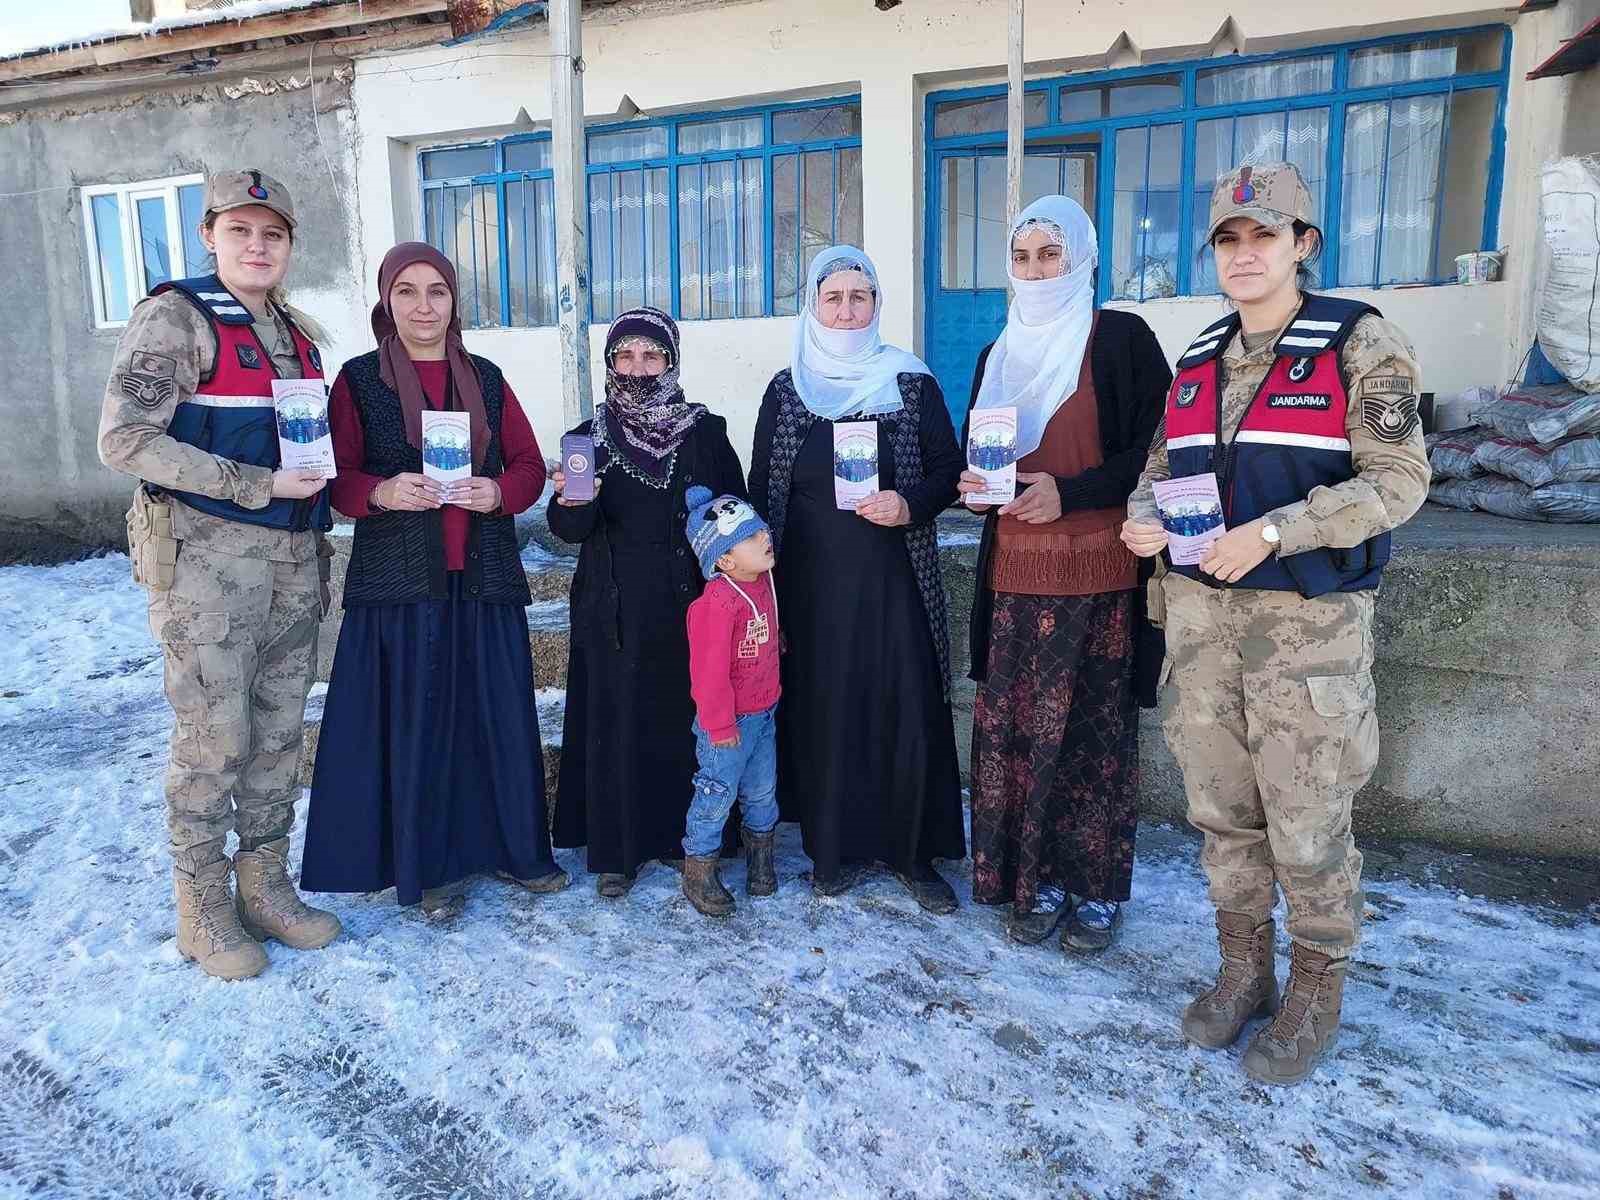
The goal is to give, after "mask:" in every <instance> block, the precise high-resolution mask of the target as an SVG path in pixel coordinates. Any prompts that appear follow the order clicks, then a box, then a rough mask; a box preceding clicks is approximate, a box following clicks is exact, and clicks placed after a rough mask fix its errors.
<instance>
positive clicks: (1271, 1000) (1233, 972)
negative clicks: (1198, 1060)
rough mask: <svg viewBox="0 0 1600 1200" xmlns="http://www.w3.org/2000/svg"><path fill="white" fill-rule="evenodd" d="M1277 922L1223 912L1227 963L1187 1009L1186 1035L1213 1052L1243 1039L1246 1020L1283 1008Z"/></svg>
mask: <svg viewBox="0 0 1600 1200" xmlns="http://www.w3.org/2000/svg"><path fill="white" fill-rule="evenodd" d="M1273 934H1274V930H1273V925H1272V921H1271V920H1270V919H1269V920H1266V921H1263V922H1262V923H1261V924H1260V925H1257V924H1256V923H1255V920H1254V919H1253V918H1252V917H1251V916H1250V915H1249V914H1248V913H1233V912H1218V913H1217V945H1218V946H1219V947H1221V950H1222V965H1221V967H1220V969H1219V970H1218V971H1217V981H1216V982H1215V983H1214V984H1212V985H1211V986H1210V987H1209V988H1207V989H1206V990H1205V991H1203V992H1201V993H1200V994H1199V995H1198V996H1196V997H1195V998H1194V1000H1193V1001H1192V1002H1191V1003H1190V1005H1189V1007H1188V1008H1186V1009H1184V1010H1183V1036H1184V1037H1186V1038H1188V1039H1189V1040H1190V1041H1191V1042H1193V1043H1194V1044H1195V1045H1197V1046H1204V1047H1205V1048H1206V1049H1207V1050H1221V1049H1223V1048H1224V1047H1227V1046H1231V1045H1233V1044H1234V1042H1236V1041H1238V1040H1239V1034H1240V1033H1242V1032H1243V1031H1244V1027H1245V1022H1247V1021H1249V1020H1251V1019H1252V1018H1254V1017H1269V1016H1271V1015H1272V1014H1273V1013H1275V1012H1277V1011H1278V976H1277V974H1276V972H1275V971H1274V969H1273V963H1272V939H1273Z"/></svg>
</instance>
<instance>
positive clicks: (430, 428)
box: [422, 409, 472, 483]
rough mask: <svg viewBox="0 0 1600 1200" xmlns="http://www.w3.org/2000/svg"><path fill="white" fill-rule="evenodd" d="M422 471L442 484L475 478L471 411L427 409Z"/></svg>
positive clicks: (423, 430)
mask: <svg viewBox="0 0 1600 1200" xmlns="http://www.w3.org/2000/svg"><path fill="white" fill-rule="evenodd" d="M422 473H423V474H424V475H426V476H427V477H428V478H429V479H437V480H438V481H439V482H441V483H455V482H456V481H457V480H459V479H470V478H471V477H472V418H471V417H470V416H469V415H468V414H467V413H464V412H432V411H429V410H427V409H424V410H423V413H422Z"/></svg>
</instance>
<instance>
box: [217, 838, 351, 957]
mask: <svg viewBox="0 0 1600 1200" xmlns="http://www.w3.org/2000/svg"><path fill="white" fill-rule="evenodd" d="M233 866H234V870H235V871H237V872H238V873H239V923H240V924H241V925H243V926H244V928H245V932H246V933H248V934H249V935H250V936H251V937H253V938H255V939H256V941H258V942H264V941H266V940H267V939H268V938H276V939H277V940H278V941H280V942H282V943H283V944H284V945H285V946H288V947H290V948H292V949H295V950H321V949H322V948H323V947H324V946H326V945H327V944H328V943H329V942H331V941H333V939H334V938H336V937H338V936H339V931H340V930H341V929H342V928H343V926H342V925H340V924H339V918H338V917H336V916H334V915H333V914H332V913H331V912H323V911H322V910H321V909H320V908H310V907H308V906H307V905H306V903H305V902H304V901H303V900H301V899H300V893H299V892H297V891H295V890H294V884H293V883H291V882H289V839H288V838H279V839H278V840H277V841H275V842H268V843H267V844H266V845H264V846H261V847H258V848H257V849H255V850H241V851H239V852H238V853H237V854H235V855H234V856H233Z"/></svg>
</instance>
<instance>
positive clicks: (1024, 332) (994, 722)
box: [960, 196, 1172, 951]
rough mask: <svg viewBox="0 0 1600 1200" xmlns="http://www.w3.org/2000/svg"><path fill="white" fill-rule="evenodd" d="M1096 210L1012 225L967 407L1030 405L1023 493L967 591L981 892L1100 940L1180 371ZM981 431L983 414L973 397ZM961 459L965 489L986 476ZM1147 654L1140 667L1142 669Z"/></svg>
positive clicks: (1129, 776) (1121, 864) (1020, 932)
mask: <svg viewBox="0 0 1600 1200" xmlns="http://www.w3.org/2000/svg"><path fill="white" fill-rule="evenodd" d="M1098 258H1099V254H1098V247H1097V243H1096V238H1095V230H1094V225H1093V224H1092V223H1091V222H1090V220H1089V216H1088V214H1087V213H1085V212H1084V211H1083V209H1082V208H1080V207H1079V206H1078V205H1077V204H1076V203H1075V202H1074V201H1072V200H1070V199H1068V198H1067V197H1065V196H1046V197H1044V198H1043V199H1041V200H1038V201H1036V202H1035V203H1034V204H1032V205H1030V206H1029V207H1028V208H1027V209H1025V210H1024V211H1023V212H1022V213H1021V214H1020V215H1019V216H1018V218H1017V221H1016V223H1015V224H1014V225H1013V226H1012V230H1011V239H1010V243H1009V267H1008V270H1009V273H1010V277H1011V286H1012V289H1013V298H1012V302H1011V311H1010V313H1009V315H1008V317H1007V321H1006V327H1005V330H1004V331H1003V332H1002V333H1001V335H1000V337H999V338H998V339H997V340H996V341H995V343H994V344H993V345H992V346H990V347H988V348H987V349H986V350H984V352H983V354H982V355H981V356H980V357H979V359H978V369H977V373H976V375H975V376H974V378H973V385H972V391H973V401H972V403H973V410H981V409H987V408H1007V407H1014V408H1015V409H1016V410H1017V447H1016V455H1017V460H1016V461H1017V467H1018V470H1017V483H1018V487H1019V488H1020V489H1021V490H1020V491H1019V493H1018V495H1017V498H1016V499H1014V500H1013V501H1011V502H1010V503H1009V504H1006V505H1004V506H1002V507H1000V508H998V509H989V508H988V506H985V505H979V504H973V505H972V507H973V508H974V509H976V510H977V511H987V512H988V513H989V516H988V519H987V520H986V521H985V522H984V527H983V541H982V543H981V545H980V547H979V550H978V580H977V588H976V595H975V596H974V599H973V607H972V659H971V661H972V667H971V676H972V678H973V679H975V680H977V681H978V695H977V699H976V702H975V705H974V709H973V729H972V860H973V883H972V895H973V899H974V900H975V901H977V902H978V903H981V904H1003V903H1005V902H1007V901H1009V902H1010V903H1011V905H1012V910H1011V913H1010V920H1009V922H1008V925H1007V931H1008V932H1009V933H1010V935H1011V936H1012V937H1013V938H1014V939H1016V940H1017V941H1021V942H1025V943H1034V942H1040V941H1043V940H1044V939H1045V938H1046V937H1048V936H1049V935H1050V934H1051V933H1052V932H1054V930H1055V928H1056V926H1057V925H1058V924H1060V923H1061V922H1062V921H1063V920H1067V919H1068V918H1070V920H1068V923H1067V927H1066V929H1065V930H1064V931H1063V933H1062V938H1061V945H1062V948H1063V949H1069V950H1077V951H1089V950H1099V949H1103V948H1105V947H1106V946H1107V945H1109V944H1110V943H1111V940H1112V938H1113V937H1114V936H1115V932H1116V930H1117V927H1118V924H1119V922H1120V917H1121V909H1120V907H1119V906H1120V902H1121V901H1124V900H1126V899H1127V898H1128V894H1129V887H1130V884H1131V881H1132V873H1133V843H1134V834H1135V831H1136V828H1137V822H1138V807H1137V801H1138V784H1139V762H1138V732H1139V721H1138V704H1139V703H1140V701H1141V700H1143V701H1145V702H1147V703H1150V704H1153V703H1154V691H1155V674H1156V673H1157V672H1158V671H1159V669H1160V665H1161V642H1160V634H1159V632H1158V631H1155V630H1153V629H1151V628H1150V627H1149V625H1148V624H1147V622H1146V621H1145V619H1144V603H1143V593H1142V591H1141V590H1140V586H1139V585H1140V584H1141V583H1142V581H1143V580H1144V579H1145V578H1147V577H1148V574H1149V573H1148V571H1141V569H1140V566H1139V562H1138V560H1137V559H1136V558H1135V557H1134V556H1133V555H1132V554H1131V553H1130V552H1129V551H1128V550H1127V549H1126V548H1125V547H1124V546H1123V545H1122V543H1121V541H1120V539H1119V537H1118V531H1119V526H1120V524H1121V515H1122V512H1123V508H1124V506H1125V504H1126V500H1127V496H1128V493H1129V492H1130V491H1131V490H1132V489H1133V486H1134V484H1135V483H1136V482H1137V481H1138V478H1139V471H1140V468H1141V467H1142V466H1143V464H1144V457H1145V451H1146V450H1147V449H1148V447H1149V445H1150V439H1151V436H1152V435H1153V434H1154V432H1155V429H1156V425H1157V423H1158V421H1159V420H1160V417H1161V408H1162V404H1163V402H1164V398H1165V396H1166V390H1167V387H1168V385H1169V384H1170V383H1171V381H1172V373H1171V372H1170V371H1169V370H1168V369H1167V361H1166V358H1165V357H1164V356H1163V354H1162V352H1161V347H1160V345H1159V344H1157V342H1156V339H1155V335H1154V334H1153V333H1151V332H1150V327H1149V326H1148V325H1146V324H1145V323H1144V322H1143V321H1142V320H1140V319H1139V318H1138V317H1136V316H1134V315H1133V314H1131V313H1122V312H1115V311H1111V310H1106V311H1102V312H1096V311H1095V307H1094V270H1095V264H1096V262H1097V261H1098ZM967 424H968V427H969V429H970V427H971V424H972V421H971V411H969V413H968V421H967ZM983 486H984V485H983V480H982V477H981V476H979V475H977V474H976V473H973V472H967V473H964V474H963V475H962V480H961V484H960V490H961V492H962V494H963V495H971V494H973V493H976V492H980V491H982V490H983ZM1136 668H1137V669H1136Z"/></svg>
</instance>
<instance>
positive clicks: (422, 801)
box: [300, 571, 556, 904]
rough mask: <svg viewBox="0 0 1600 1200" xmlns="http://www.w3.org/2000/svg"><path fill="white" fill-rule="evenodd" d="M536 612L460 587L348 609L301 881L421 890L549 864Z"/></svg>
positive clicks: (404, 893)
mask: <svg viewBox="0 0 1600 1200" xmlns="http://www.w3.org/2000/svg"><path fill="white" fill-rule="evenodd" d="M555 869H556V867H555V859H554V857H553V856H552V854H551V852H550V833H549V822H548V820H547V819H546V815H545V796H544V755H543V754H542V752H541V751H540V748H539V717H538V711H537V709H536V708H535V707H534V696H533V656H532V654H531V653H530V651H529V649H528V622H527V617H526V615H525V613H524V612H523V610H522V609H521V608H520V607H518V606H517V605H513V604H484V603H482V602H480V601H477V600H471V599H465V598H463V596H462V583H461V574H460V572H456V571H453V572H451V573H450V590H449V594H448V596H447V598H446V599H444V600H425V601H418V602H416V603H413V604H391V605H381V606H372V607H365V606H358V607H353V608H348V609H346V610H345V614H344V624H343V627H342V628H341V629H340V630H339V646H338V649H337V651H336V652H335V654H334V659H333V678H332V680H331V681H330V682H329V684H328V698H327V702H326V705H325V706H324V709H323V718H322V734H321V737H320V738H319V739H318V741H317V763H316V773H315V775H314V776H313V778H312V782H311V805H310V809H309V811H308V813H307V816H306V846H305V858H304V861H303V863H302V865H301V872H300V886H301V887H303V888H305V889H306V890H307V891H313V892H376V891H381V890H383V889H384V888H389V887H392V888H395V889H396V891H397V893H398V896H397V898H398V900H399V901H400V903H401V904H415V903H416V902H417V901H418V900H420V899H421V898H422V892H423V890H424V889H425V888H434V887H442V886H443V885H445V884H447V883H452V882H454V881H456V880H458V879H462V878H464V877H465V876H468V875H471V874H474V873H477V872H487V871H509V872H510V873H511V874H513V875H517V876H520V877H522V878H535V877H537V876H540V875H548V874H549V873H550V872H552V871H554V870H555Z"/></svg>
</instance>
